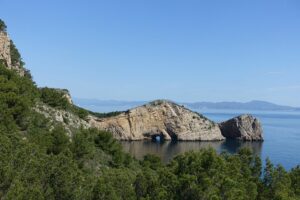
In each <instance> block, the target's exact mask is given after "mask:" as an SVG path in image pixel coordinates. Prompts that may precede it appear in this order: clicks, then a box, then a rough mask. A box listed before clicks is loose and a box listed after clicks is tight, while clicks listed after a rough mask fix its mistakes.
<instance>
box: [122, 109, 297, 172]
mask: <svg viewBox="0 0 300 200" xmlns="http://www.w3.org/2000/svg"><path fill="white" fill-rule="evenodd" d="M198 112H200V113H202V114H204V115H205V116H206V117H208V118H209V119H212V120H214V121H216V122H221V121H225V120H228V119H230V118H232V117H235V116H237V115H239V114H241V113H249V114H253V115H254V116H256V117H258V118H259V119H260V121H261V123H262V125H263V130H264V139H265V141H264V142H240V141H231V140H227V141H221V142H176V143H173V142H164V143H157V142H156V143H155V142H151V141H137V142H122V145H123V147H124V149H125V151H127V152H129V153H130V154H132V155H133V156H135V157H136V158H138V159H141V158H142V157H143V156H144V155H146V154H155V155H157V156H159V157H160V158H161V159H162V160H163V161H164V162H168V161H169V160H171V159H172V158H173V157H174V156H176V155H178V154H181V153H184V152H186V151H190V150H198V149H201V148H207V147H212V148H214V149H216V150H217V151H218V152H222V151H228V152H230V153H235V152H236V151H237V150H238V149H239V148H240V147H250V148H251V149H252V150H253V152H254V153H255V154H257V155H259V156H261V158H262V159H263V160H265V159H266V158H267V157H269V158H270V159H271V161H272V162H273V163H274V164H281V165H283V166H284V167H285V168H286V169H291V168H292V167H295V166H296V165H300V113H299V112H261V111H238V112H237V111H230V110H198Z"/></svg>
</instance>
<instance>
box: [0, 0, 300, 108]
mask: <svg viewBox="0 0 300 200" xmlns="http://www.w3.org/2000/svg"><path fill="white" fill-rule="evenodd" d="M0 8H1V12H0V18H2V19H3V20H4V21H5V22H6V24H7V26H8V31H9V33H10V36H11V38H12V39H13V40H14V42H15V43H16V45H17V47H18V48H19V50H20V52H21V54H22V56H23V59H24V61H25V62H26V67H27V68H28V69H30V70H31V72H32V74H33V76H34V80H35V81H36V82H37V84H38V85H39V86H49V87H58V88H67V89H69V90H70V91H71V93H72V96H74V97H79V98H96V99H102V100H107V99H115V100H153V99H159V98H163V99H171V100H175V101H187V102H193V101H243V102H244V101H249V100H254V99H255V100H267V101H271V102H274V103H279V104H286V105H292V106H300V1H299V0H248V1H246V0H226V1H225V0H118V1H117V0H105V1H104V0H48V1H46V0H44V1H41V0H26V1H25V0H0Z"/></svg>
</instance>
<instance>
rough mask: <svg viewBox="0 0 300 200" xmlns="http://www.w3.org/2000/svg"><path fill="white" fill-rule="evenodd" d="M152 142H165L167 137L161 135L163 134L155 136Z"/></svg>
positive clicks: (152, 137)
mask: <svg viewBox="0 0 300 200" xmlns="http://www.w3.org/2000/svg"><path fill="white" fill-rule="evenodd" d="M151 140H152V142H158V143H160V142H164V141H165V136H164V135H163V134H162V133H161V134H154V135H152V136H151Z"/></svg>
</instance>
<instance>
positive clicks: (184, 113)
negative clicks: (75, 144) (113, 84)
mask: <svg viewBox="0 0 300 200" xmlns="http://www.w3.org/2000/svg"><path fill="white" fill-rule="evenodd" d="M90 125H91V127H97V128H99V129H104V130H107V131H109V132H111V133H112V134H113V136H114V137H115V138H116V139H119V140H144V139H148V140H149V139H154V138H156V137H157V136H159V137H160V138H162V139H163V140H178V141H219V140H224V139H226V138H229V139H238V140H245V141H254V140H263V135H262V134H263V131H262V127H261V124H260V122H259V120H258V119H257V118H255V117H253V116H251V115H242V116H239V117H236V118H233V119H231V120H228V121H226V122H223V123H220V124H218V123H215V122H213V121H211V120H209V119H207V118H206V117H204V116H203V115H201V114H199V113H196V112H193V111H191V110H189V109H187V108H185V107H184V106H181V105H178V104H176V103H173V102H171V101H167V100H157V101H153V102H150V103H148V104H146V105H144V106H140V107H137V108H134V109H131V110H128V111H126V112H123V113H121V114H119V115H117V116H113V117H109V118H96V117H94V116H90Z"/></svg>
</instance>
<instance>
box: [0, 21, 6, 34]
mask: <svg viewBox="0 0 300 200" xmlns="http://www.w3.org/2000/svg"><path fill="white" fill-rule="evenodd" d="M6 28H7V27H6V24H5V23H4V21H2V20H1V19H0V31H4V32H6Z"/></svg>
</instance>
